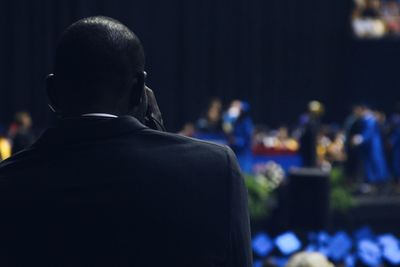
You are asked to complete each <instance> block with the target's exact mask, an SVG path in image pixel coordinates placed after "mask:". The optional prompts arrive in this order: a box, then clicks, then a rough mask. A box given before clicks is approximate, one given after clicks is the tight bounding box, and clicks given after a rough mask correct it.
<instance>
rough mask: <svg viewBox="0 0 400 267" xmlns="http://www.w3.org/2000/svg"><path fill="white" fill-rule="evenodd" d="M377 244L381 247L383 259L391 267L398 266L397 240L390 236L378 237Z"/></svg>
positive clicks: (399, 255) (399, 253)
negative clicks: (391, 265) (391, 266)
mask: <svg viewBox="0 0 400 267" xmlns="http://www.w3.org/2000/svg"><path fill="white" fill-rule="evenodd" d="M378 244H379V245H381V247H382V250H383V252H382V254H383V257H384V258H385V259H386V260H387V261H388V262H390V263H391V264H393V265H396V266H398V265H400V247H399V240H398V239H397V238H396V237H395V236H394V235H391V234H386V235H381V236H379V237H378Z"/></svg>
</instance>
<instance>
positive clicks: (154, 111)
mask: <svg viewBox="0 0 400 267" xmlns="http://www.w3.org/2000/svg"><path fill="white" fill-rule="evenodd" d="M144 90H145V98H146V100H145V101H144V102H145V103H147V110H146V113H145V115H144V120H143V122H144V124H145V125H146V126H147V127H149V128H151V129H154V130H158V131H166V130H165V127H164V122H163V119H162V115H161V111H160V108H159V107H158V104H157V100H156V97H155V95H154V93H153V90H151V89H150V88H149V87H147V86H145V88H144Z"/></svg>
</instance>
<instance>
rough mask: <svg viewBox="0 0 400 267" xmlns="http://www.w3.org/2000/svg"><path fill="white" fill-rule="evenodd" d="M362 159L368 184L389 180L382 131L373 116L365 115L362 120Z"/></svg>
mask: <svg viewBox="0 0 400 267" xmlns="http://www.w3.org/2000/svg"><path fill="white" fill-rule="evenodd" d="M361 125H362V126H361V129H362V131H361V135H362V137H363V142H362V143H361V145H360V151H359V152H360V157H361V159H362V161H363V165H364V175H365V176H366V179H367V182H370V183H380V182H385V181H387V180H388V179H389V177H390V175H389V170H388V167H387V163H386V159H385V155H384V150H383V142H382V136H381V131H380V128H379V124H378V122H377V120H376V119H375V117H374V116H373V115H372V114H367V115H365V116H364V117H363V118H362V120H361Z"/></svg>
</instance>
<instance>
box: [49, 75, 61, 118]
mask: <svg viewBox="0 0 400 267" xmlns="http://www.w3.org/2000/svg"><path fill="white" fill-rule="evenodd" d="M55 79H56V77H55V75H54V74H53V73H51V74H49V75H47V77H46V92H47V97H48V99H49V104H48V105H49V107H50V109H51V110H52V111H53V112H55V113H57V112H60V106H59V103H58V102H59V101H58V99H59V97H58V95H57V90H56V85H55Z"/></svg>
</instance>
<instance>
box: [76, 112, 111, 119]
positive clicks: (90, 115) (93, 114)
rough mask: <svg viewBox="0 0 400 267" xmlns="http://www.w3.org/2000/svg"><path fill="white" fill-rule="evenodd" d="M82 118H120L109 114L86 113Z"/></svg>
mask: <svg viewBox="0 0 400 267" xmlns="http://www.w3.org/2000/svg"><path fill="white" fill-rule="evenodd" d="M81 116H82V117H105V118H118V116H116V115H113V114H108V113H86V114H82V115H81Z"/></svg>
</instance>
